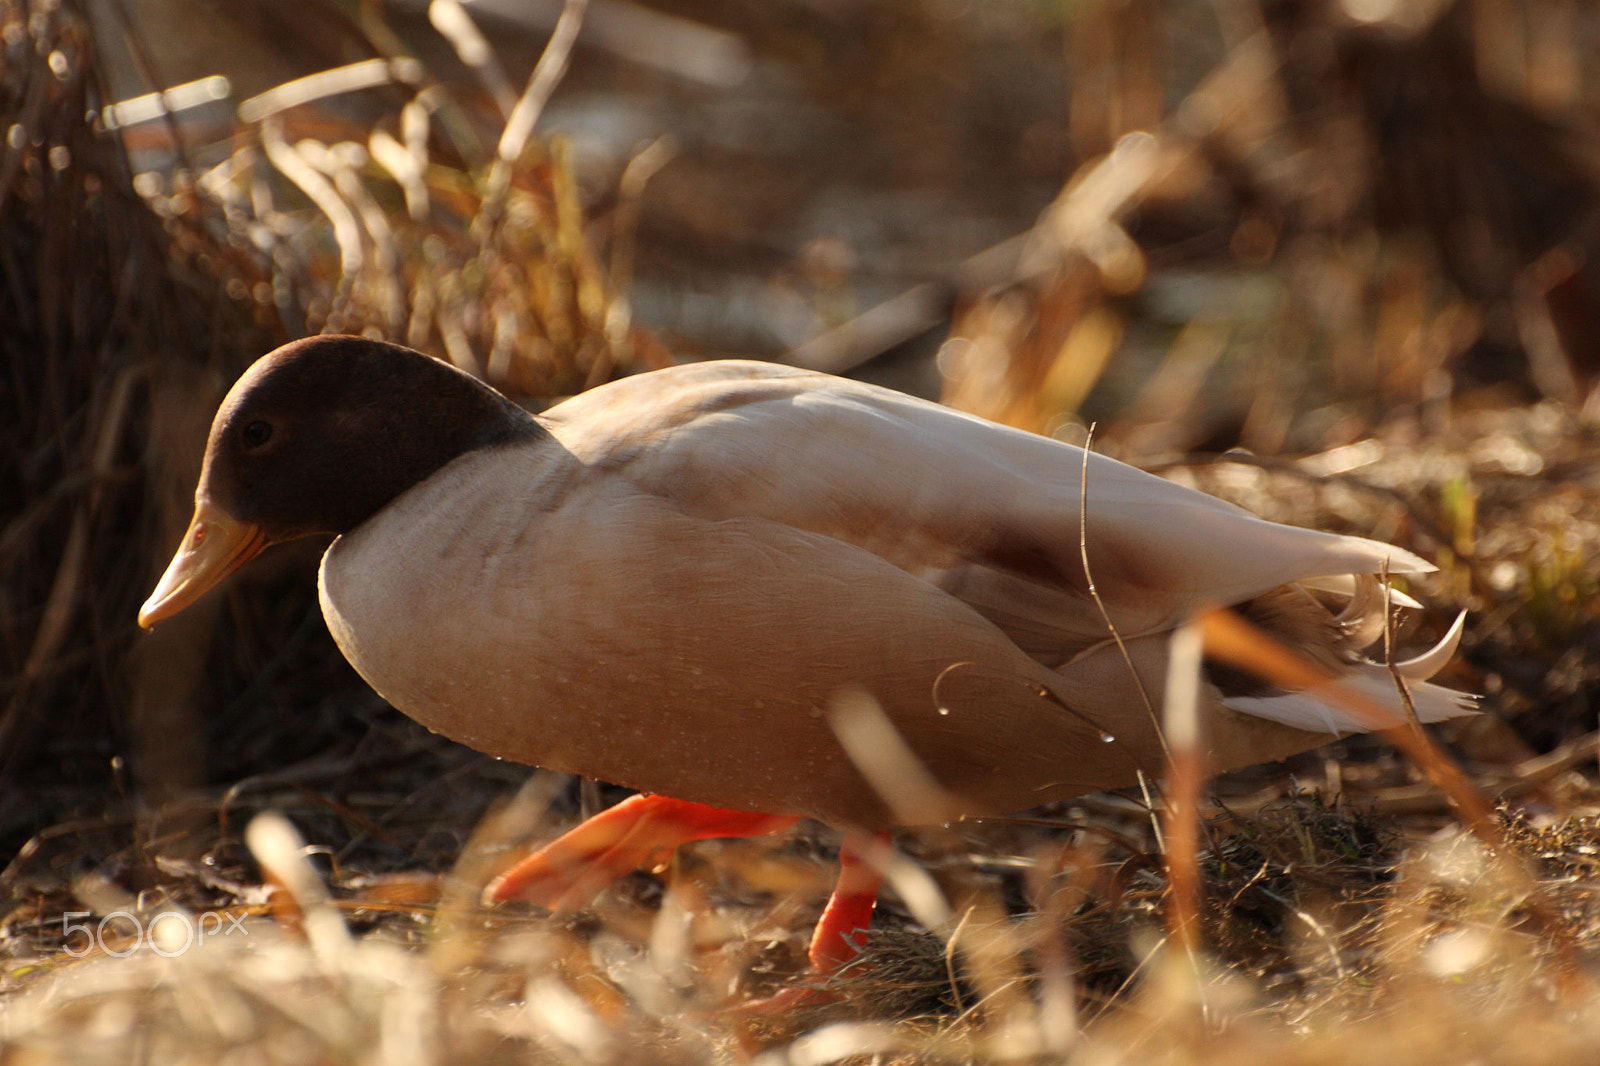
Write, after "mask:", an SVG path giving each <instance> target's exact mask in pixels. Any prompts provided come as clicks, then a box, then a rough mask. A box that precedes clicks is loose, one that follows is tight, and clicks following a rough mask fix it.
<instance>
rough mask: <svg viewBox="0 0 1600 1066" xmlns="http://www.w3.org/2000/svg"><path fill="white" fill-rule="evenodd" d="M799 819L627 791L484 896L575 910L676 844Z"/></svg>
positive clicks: (758, 831) (752, 832) (766, 829)
mask: <svg viewBox="0 0 1600 1066" xmlns="http://www.w3.org/2000/svg"><path fill="white" fill-rule="evenodd" d="M799 820H800V819H798V818H795V817H793V816H790V815H778V814H758V813H756V812H753V811H730V810H724V809H723V808H721V807H708V806H706V805H705V804H703V803H690V802H688V801H686V800H676V799H671V798H669V797H667V796H648V795H639V796H630V797H629V798H628V799H625V800H623V801H622V802H621V803H619V804H617V805H616V806H615V807H612V808H610V809H608V810H605V811H602V812H600V813H599V814H597V815H595V816H594V817H593V818H590V819H588V820H587V821H585V822H582V823H580V824H579V825H578V826H576V827H574V828H573V829H570V830H568V831H567V832H566V833H563V834H562V835H561V836H559V837H557V838H556V839H555V840H552V841H551V842H550V843H548V844H546V845H545V846H544V847H542V848H540V849H539V850H538V851H536V852H534V853H533V854H532V855H529V856H528V857H527V858H525V859H523V860H522V861H521V862H519V863H517V864H516V865H515V866H513V867H511V869H509V870H507V871H505V872H504V873H502V874H501V875H500V876H499V877H497V878H495V879H494V880H493V881H491V882H489V885H488V887H487V888H486V889H484V899H485V900H486V901H488V902H494V903H499V902H504V901H507V900H524V901H527V902H530V903H536V904H539V905H540V906H543V907H548V908H549V909H550V910H553V911H557V912H566V911H572V910H576V909H577V908H578V907H581V906H583V905H584V904H585V903H587V902H589V900H591V899H593V898H594V897H595V896H597V895H599V894H600V892H602V891H603V890H604V889H605V888H607V887H608V886H609V885H611V884H613V883H615V882H616V881H618V880H620V879H621V878H623V877H626V876H627V875H628V874H630V873H632V872H633V871H634V870H637V869H640V868H643V867H655V866H658V865H660V864H661V863H663V862H665V861H666V860H667V859H668V858H669V857H670V856H671V855H672V852H673V851H675V850H676V849H677V848H678V846H679V845H680V844H687V843H688V842H689V841H691V840H709V839H711V838H714V837H750V836H761V835H762V834H765V833H776V832H779V831H781V830H784V829H787V828H789V827H790V826H792V825H794V824H795V823H796V822H798V821H799Z"/></svg>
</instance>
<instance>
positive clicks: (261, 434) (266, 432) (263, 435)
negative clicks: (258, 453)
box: [240, 418, 272, 451]
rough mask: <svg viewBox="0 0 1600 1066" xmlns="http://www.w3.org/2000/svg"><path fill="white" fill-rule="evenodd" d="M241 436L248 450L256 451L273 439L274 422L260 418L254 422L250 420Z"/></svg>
mask: <svg viewBox="0 0 1600 1066" xmlns="http://www.w3.org/2000/svg"><path fill="white" fill-rule="evenodd" d="M240 436H241V437H242V438H243V440H244V446H245V448H246V450H248V451H254V450H255V449H257V448H259V447H261V446H262V445H263V444H265V443H267V441H269V440H271V439H272V423H270V422H263V421H261V420H260V419H259V418H258V419H256V420H255V421H254V422H248V423H246V424H245V427H244V430H243V432H241V433H240Z"/></svg>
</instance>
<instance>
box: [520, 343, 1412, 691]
mask: <svg viewBox="0 0 1600 1066" xmlns="http://www.w3.org/2000/svg"><path fill="white" fill-rule="evenodd" d="M543 420H544V422H545V424H546V425H547V427H548V428H549V429H550V430H551V432H552V433H553V434H554V435H555V436H556V438H557V439H558V440H560V441H561V443H562V444H563V445H564V446H565V447H567V448H568V449H570V450H571V451H572V452H573V454H574V455H575V456H577V457H578V458H579V459H580V461H582V462H585V463H591V464H596V465H600V466H603V467H606V468H608V469H613V470H615V471H616V472H617V473H618V474H620V475H621V476H625V477H627V478H628V479H630V480H631V481H632V482H633V483H634V484H636V485H638V486H639V487H640V488H642V489H644V490H645V491H648V492H650V493H653V494H656V495H659V496H662V497H664V498H668V499H671V500H672V501H674V502H675V503H676V504H677V505H678V506H680V507H682V508H684V509H685V510H686V511H688V512H690V513H694V514H698V515H701V516H704V517H709V518H725V517H734V516H741V515H751V516H759V517H762V518H765V519H768V520H771V521H774V522H779V523H783V524H785V525H788V526H792V527H794V528H797V529H804V530H808V531H811V532H816V533H821V534H823V535H826V536H829V537H834V538H836V539H839V540H844V541H847V542H849V543H852V544H854V545H857V546H859V547H862V548H865V549H867V550H869V551H871V552H873V553H874V554H876V555H878V556H880V557H882V558H884V559H886V560H888V561H890V562H892V563H894V564H895V565H896V566H898V567H900V568H901V569H903V570H905V571H907V572H909V573H912V574H915V575H917V576H919V577H922V578H923V579H925V580H927V581H929V582H931V583H933V584H935V585H937V586H939V587H940V588H942V589H944V590H945V591H947V592H949V593H951V594H952V595H954V596H956V597H958V598H959V599H961V600H962V601H964V602H965V603H967V604H969V605H970V606H972V607H974V608H975V609H976V610H978V611H979V613H981V614H982V615H984V616H985V617H987V618H989V619H990V620H991V621H993V622H995V623H996V624H997V625H999V626H1000V628H1001V629H1003V630H1004V631H1005V632H1006V633H1007V634H1008V635H1010V636H1011V637H1012V638H1013V639H1014V640H1015V641H1016V642H1017V643H1018V644H1019V646H1021V647H1023V648H1024V649H1025V650H1027V651H1028V652H1029V653H1030V654H1032V655H1034V656H1035V657H1037V658H1040V659H1042V660H1045V661H1050V660H1055V661H1057V662H1059V661H1063V660H1065V659H1067V658H1070V657H1071V656H1072V655H1074V654H1077V653H1078V652H1080V651H1082V650H1083V649H1085V648H1087V647H1090V646H1092V645H1093V644H1095V643H1096V642H1098V641H1100V640H1101V639H1103V638H1104V637H1105V635H1106V626H1105V622H1104V620H1103V619H1102V618H1101V617H1100V614H1099V611H1098V609H1097V608H1096V607H1095V606H1094V604H1093V603H1092V601H1091V599H1090V597H1089V592H1088V590H1089V577H1090V576H1092V578H1093V582H1094V587H1095V590H1096V591H1097V592H1098V595H1099V597H1100V599H1101V600H1102V602H1103V603H1104V604H1105V606H1106V608H1107V611H1108V612H1109V614H1110V617H1111V619H1112V620H1113V621H1114V622H1115V624H1116V625H1117V627H1118V629H1119V631H1120V632H1122V633H1123V634H1124V635H1127V636H1136V635H1139V634H1142V633H1148V632H1155V631H1159V630H1161V629H1163V628H1165V627H1167V626H1170V625H1171V624H1173V623H1174V622H1175V621H1176V620H1178V619H1179V618H1181V617H1183V616H1184V615H1185V614H1187V613H1188V612H1190V611H1191V610H1193V609H1194V608H1196V607H1197V606H1200V605H1202V604H1216V603H1222V604H1233V603H1240V602H1243V601H1245V600H1248V599H1250V598H1251V597H1254V596H1256V595H1258V594H1260V593H1262V592H1265V591H1267V590H1269V589H1272V588H1275V587H1277V586H1280V585H1283V584H1286V583H1290V582H1295V581H1306V580H1313V579H1322V578H1337V577H1338V576H1340V575H1348V574H1361V573H1376V572H1379V571H1380V570H1382V569H1384V568H1385V566H1387V569H1388V570H1389V571H1390V572H1393V573H1407V572H1416V571H1426V570H1431V569H1433V567H1432V566H1431V565H1430V564H1428V563H1427V562H1425V561H1424V560H1422V559H1420V558H1419V557H1417V556H1415V555H1413V554H1411V553H1410V552H1407V551H1405V550H1403V549H1400V548H1396V547H1392V546H1390V545H1387V544H1381V543H1378V542H1376V541H1371V540H1364V539H1362V538H1358V537H1348V536H1339V535H1335V534H1329V533H1321V532H1317V531H1314V530H1307V529H1300V528H1295V527H1292V526H1284V525H1280V524H1277V523H1273V522H1267V521H1264V520H1262V519H1259V518H1256V517H1255V516H1253V515H1251V514H1249V513H1248V512H1246V511H1244V510H1242V509H1240V508H1238V507H1235V506H1233V505H1231V504H1228V503H1226V502H1224V501H1222V500H1218V499H1216V498H1215V497H1212V496H1207V495H1205V494H1204V493H1201V492H1197V491H1195V490H1192V489H1189V488H1185V487H1183V486H1180V485H1177V484H1174V483H1173V482H1170V481H1167V480H1165V479H1162V478H1159V477H1156V476H1154V475H1152V474H1148V473H1145V472H1143V471H1140V470H1137V469H1135V468H1133V467H1130V466H1127V465H1126V464H1123V463H1120V462H1117V461H1116V460H1113V459H1110V458H1107V457H1105V456H1101V455H1096V454H1093V453H1087V454H1086V453H1085V452H1084V451H1083V450H1082V449H1080V448H1077V447H1074V446H1072V445H1068V444H1064V443H1061V442H1058V441H1054V440H1051V439H1048V438H1045V437H1040V436H1037V435H1034V434H1030V433H1025V432H1022V431H1019V430H1014V429H1009V428H1006V427H1003V426H998V425H995V424H993V423H990V422H987V421H984V420H982V419H978V418H974V417H972V416H969V415H965V414H962V413H960V412H957V411H953V410H951V409H949V408H945V407H941V406H939V405H937V404H932V403H928V402H926V401H922V400H918V399H915V398H913V397H909V396H905V395H903V394H900V393H896V392H891V391H889V390H886V389H880V388H877V387H874V386H871V385H865V384H862V383H859V382H852V381H848V380H844V379H840V378H834V377H829V376H826V375H819V374H813V373H810V372H806V371H801V370H794V369H791V368H785V367H777V366H772V365H770V364H763V363H747V362H734V361H726V362H716V363H706V364H698V365H690V366H684V367H676V368H673V369H670V370H664V371H657V372H655V373H651V374H644V375H640V376H638V377H635V378H630V379H626V380H624V381H621V382H617V383H614V384H612V385H608V386H605V387H603V388H600V389H596V390H594V391H592V392H589V393H585V394H584V395H582V396H579V397H577V398H575V399H573V400H570V401H568V402H566V403H564V404H561V405H559V406H557V407H555V408H553V409H551V410H550V411H549V412H547V413H546V415H545V416H544V419H543ZM1085 485H1086V486H1087V494H1086V498H1085V492H1084V487H1085ZM1080 514H1084V515H1086V516H1087V521H1086V523H1085V524H1086V527H1087V536H1086V537H1085V538H1084V545H1083V547H1082V549H1081V550H1080V521H1079V516H1080ZM1085 555H1086V556H1087V559H1088V573H1087V574H1086V572H1085V567H1084V556H1085Z"/></svg>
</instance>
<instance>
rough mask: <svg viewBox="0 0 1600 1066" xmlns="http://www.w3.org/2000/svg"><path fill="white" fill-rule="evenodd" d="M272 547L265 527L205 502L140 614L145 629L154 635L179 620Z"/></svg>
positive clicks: (200, 504) (199, 503)
mask: <svg viewBox="0 0 1600 1066" xmlns="http://www.w3.org/2000/svg"><path fill="white" fill-rule="evenodd" d="M266 546H267V538H266V535H265V534H264V533H262V531H261V527H260V526H258V525H256V524H255V523H253V522H241V521H239V520H238V519H236V518H233V517H232V516H230V515H228V514H225V513H224V512H223V511H221V510H220V509H218V508H216V507H213V506H212V505H211V504H209V503H208V502H206V501H205V500H200V501H198V502H197V503H196V504H195V509H194V518H193V520H191V521H190V523H189V530H188V532H187V533H185V534H184V535H183V543H182V544H180V545H179V546H178V552H177V554H176V555H174V556H173V557H172V562H171V563H169V564H167V572H166V573H164V574H162V575H161V580H160V582H159V583H157V585H156V589H155V591H154V592H152V593H151V594H150V598H149V599H148V600H146V601H145V602H144V606H143V607H141V608H139V624H140V625H141V626H143V627H144V628H146V629H149V628H150V627H151V626H153V625H155V624H156V623H157V622H159V621H161V620H162V619H164V618H170V617H172V616H173V615H175V614H177V613H178V612H179V611H181V610H183V609H184V608H185V607H187V606H189V604H191V603H193V602H194V601H195V600H197V599H199V598H200V596H201V595H202V594H203V593H204V592H205V591H206V590H207V589H209V588H210V587H211V586H212V585H215V584H216V583H217V582H219V581H221V580H222V579H223V578H225V577H227V576H228V575H229V574H231V573H233V572H234V571H235V570H237V569H239V567H241V566H243V565H244V564H245V563H246V562H248V561H249V560H251V559H253V558H254V557H255V556H256V555H257V554H258V553H259V552H260V551H261V549H262V548H265V547H266Z"/></svg>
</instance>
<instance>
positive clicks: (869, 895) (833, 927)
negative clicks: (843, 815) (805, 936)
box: [808, 833, 889, 973]
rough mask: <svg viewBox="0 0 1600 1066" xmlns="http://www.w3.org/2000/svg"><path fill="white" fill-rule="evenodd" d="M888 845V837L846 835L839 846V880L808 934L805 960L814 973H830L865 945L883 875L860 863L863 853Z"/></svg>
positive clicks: (886, 834)
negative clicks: (809, 963)
mask: <svg viewBox="0 0 1600 1066" xmlns="http://www.w3.org/2000/svg"><path fill="white" fill-rule="evenodd" d="M888 843H889V834H888V833H879V834H878V835H877V836H875V837H848V836H847V837H845V838H844V841H843V842H842V843H841V844H840V845H839V881H838V883H837V884H835V885H834V886H833V895H831V896H829V897H828V905H827V906H826V907H824V908H823V911H822V918H821V919H820V920H819V921H818V922H817V928H816V930H815V931H814V932H813V933H812V934H811V950H810V951H809V952H808V957H809V958H810V960H811V970H812V972H813V973H832V972H833V971H835V970H837V969H838V968H839V967H841V966H843V965H844V964H845V963H847V962H849V961H850V960H851V959H853V958H855V957H856V956H857V955H858V954H860V953H861V949H863V948H865V947H866V946H867V929H868V927H870V926H871V925H872V911H873V908H875V907H876V906H877V905H878V889H880V888H882V887H883V874H882V873H880V872H879V871H878V869H877V868H876V867H875V866H871V865H868V864H867V863H865V862H863V861H862V851H863V850H864V849H865V848H868V847H871V846H872V845H874V844H876V845H878V846H880V847H882V846H886V845H887V844H888Z"/></svg>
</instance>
